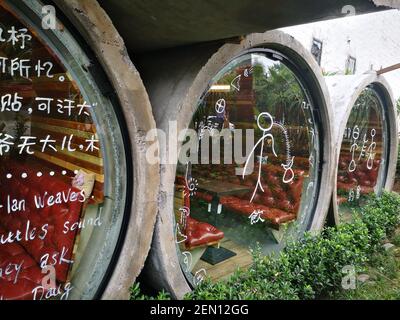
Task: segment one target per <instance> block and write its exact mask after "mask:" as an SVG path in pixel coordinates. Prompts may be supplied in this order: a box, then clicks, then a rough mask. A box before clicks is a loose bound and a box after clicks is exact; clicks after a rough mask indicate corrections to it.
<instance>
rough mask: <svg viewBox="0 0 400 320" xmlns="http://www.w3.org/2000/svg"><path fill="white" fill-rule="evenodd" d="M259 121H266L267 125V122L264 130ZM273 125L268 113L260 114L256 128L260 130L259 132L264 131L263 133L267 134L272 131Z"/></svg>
mask: <svg viewBox="0 0 400 320" xmlns="http://www.w3.org/2000/svg"><path fill="white" fill-rule="evenodd" d="M261 119H266V120H267V121H266V122H267V123H268V121H269V123H270V124H269V127H266V128H264V127H263V125H262V124H261ZM273 125H274V119H273V118H272V116H271V115H270V114H269V113H268V112H262V113H260V115H259V116H258V118H257V126H258V127H259V128H260V130H262V131H264V132H268V131H270V130H271V129H272V126H273Z"/></svg>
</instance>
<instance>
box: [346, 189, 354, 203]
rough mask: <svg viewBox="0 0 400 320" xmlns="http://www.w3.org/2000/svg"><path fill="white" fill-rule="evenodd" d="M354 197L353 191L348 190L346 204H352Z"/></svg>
mask: <svg viewBox="0 0 400 320" xmlns="http://www.w3.org/2000/svg"><path fill="white" fill-rule="evenodd" d="M354 197H355V193H354V189H350V191H349V197H348V199H347V201H348V202H353V201H354Z"/></svg>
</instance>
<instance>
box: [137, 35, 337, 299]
mask: <svg viewBox="0 0 400 320" xmlns="http://www.w3.org/2000/svg"><path fill="white" fill-rule="evenodd" d="M256 47H261V48H262V47H271V48H273V49H278V50H281V51H282V52H283V53H284V54H286V55H288V56H290V57H291V58H293V57H296V58H297V59H300V60H302V61H304V62H306V64H307V65H308V66H309V69H310V71H311V73H312V74H313V77H314V82H315V83H316V84H317V86H318V87H319V91H320V92H319V93H320V94H321V96H322V100H324V102H323V103H324V105H323V106H320V110H321V118H322V122H323V123H322V127H323V128H324V130H325V132H324V140H323V141H322V143H323V144H324V153H323V155H322V157H323V173H322V176H321V188H323V189H322V191H321V192H320V193H319V198H318V199H317V202H316V203H317V207H316V210H315V212H316V213H315V215H314V219H313V221H312V225H311V227H310V230H312V231H314V232H318V231H319V230H321V229H322V227H323V225H324V222H325V219H326V215H327V212H328V209H329V205H330V201H331V194H332V183H331V182H332V177H333V171H334V167H333V163H334V157H332V156H331V155H332V152H333V150H334V148H333V144H332V140H333V139H332V137H333V135H332V130H331V126H330V124H331V120H332V115H331V108H330V105H329V103H330V102H329V101H330V99H329V92H328V90H327V88H326V86H325V82H324V78H323V76H322V71H321V69H320V67H319V66H318V65H317V63H316V62H315V60H314V58H313V57H312V55H311V54H310V53H309V52H308V51H307V50H306V49H305V48H304V47H303V46H302V45H301V44H300V43H299V42H297V41H296V40H295V39H294V38H293V37H291V36H289V35H287V34H284V33H283V32H281V31H270V32H266V33H263V34H251V35H249V36H247V37H245V38H244V39H243V40H242V41H241V42H240V43H239V44H229V43H228V44H225V45H222V46H221V47H217V48H215V49H214V50H213V49H212V48H211V50H209V52H207V54H209V56H207V55H206V58H205V59H204V63H201V64H200V65H198V66H195V67H190V68H189V67H187V68H186V67H182V69H184V70H185V71H186V70H190V72H191V73H192V74H193V76H192V75H190V76H187V73H188V72H186V73H183V72H182V74H185V75H186V76H185V77H184V76H182V75H180V76H179V73H178V76H175V78H176V79H177V80H176V82H174V81H175V78H174V72H175V74H176V73H177V71H176V69H178V68H179V67H177V66H181V65H180V64H184V63H185V62H181V61H178V62H176V64H174V63H171V64H174V68H172V67H171V68H170V69H169V71H171V72H170V73H168V72H164V73H162V74H160V75H157V77H155V76H154V70H155V69H154V67H153V65H154V63H155V61H156V60H155V59H154V58H149V59H148V61H144V62H142V65H141V67H143V70H142V69H141V72H142V74H143V76H144V77H146V76H147V78H148V79H147V80H148V81H146V79H145V83H146V88H147V89H148V92H149V95H150V98H151V102H152V105H153V110H154V114H155V117H156V121H157V126H158V128H160V129H163V130H167V128H168V122H169V121H170V120H177V123H178V132H179V130H182V129H185V128H187V127H188V126H189V123H190V121H191V118H192V115H193V113H194V112H195V111H196V108H197V101H199V99H200V97H201V95H202V94H203V92H204V91H205V90H206V89H207V87H208V84H209V82H210V80H211V79H212V78H213V77H214V76H215V75H216V74H217V72H219V71H220V70H221V68H223V67H224V66H225V65H226V64H227V63H228V62H230V61H231V60H232V59H233V58H234V57H235V56H237V55H239V54H240V53H242V52H243V51H245V50H248V49H251V48H256ZM185 50H188V49H185ZM198 51H199V50H197V49H196V48H194V49H193V54H196V53H197V52H198ZM170 56H171V57H173V56H174V54H172V55H171V54H170ZM197 60H198V59H197ZM163 61H164V60H163ZM174 62H175V61H174ZM189 63H190V60H189V62H187V64H189ZM192 64H193V62H192ZM159 66H163V67H165V61H164V64H163V63H160V65H159ZM152 68H153V69H152ZM160 72H162V71H160ZM171 73H172V75H171ZM167 77H169V80H166V79H167ZM155 78H157V79H155ZM171 78H172V79H171ZM167 111H168V112H167ZM167 152H168V150H167ZM178 154H179V150H178ZM175 171H176V165H162V166H161V194H162V203H161V204H160V207H159V216H158V220H157V223H156V229H155V233H154V241H153V247H152V250H151V253H150V256H149V260H148V269H147V271H146V272H147V273H148V276H149V280H151V281H153V282H157V281H159V282H160V284H161V285H160V286H159V287H162V288H164V289H166V290H167V291H169V292H171V293H172V295H173V297H175V298H178V299H181V298H182V297H183V296H184V294H186V293H187V292H189V291H190V290H191V288H190V287H189V285H188V282H187V280H186V278H185V276H184V274H183V272H182V271H181V268H180V264H179V261H178V256H177V252H176V246H175V241H174V235H173V234H172V233H173V230H174V225H173V217H172V216H173V215H172V212H173V195H174V180H175V173H176V172H175ZM146 268H147V266H146ZM150 276H151V278H150Z"/></svg>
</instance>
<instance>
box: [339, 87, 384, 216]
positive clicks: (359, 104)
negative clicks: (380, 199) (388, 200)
mask: <svg viewBox="0 0 400 320" xmlns="http://www.w3.org/2000/svg"><path fill="white" fill-rule="evenodd" d="M386 132H387V129H386V125H385V121H384V109H383V103H382V100H381V99H380V97H379V94H378V93H377V91H376V90H374V88H373V86H371V87H368V88H366V89H365V90H364V91H363V92H362V93H361V95H360V97H359V98H358V99H357V101H356V103H355V104H354V106H353V108H352V110H351V113H350V116H349V120H348V122H347V125H346V129H345V132H344V135H343V141H342V145H341V148H340V156H339V167H338V176H337V201H338V206H339V216H340V219H341V220H343V221H348V220H349V219H351V208H352V207H354V206H359V205H360V202H361V203H362V201H363V199H365V197H366V195H368V194H370V193H374V192H375V193H379V192H380V190H381V189H382V187H383V182H384V181H383V176H384V174H383V173H384V168H385V161H384V159H385V158H386V156H385V154H386V152H387V148H386V140H387V139H386Z"/></svg>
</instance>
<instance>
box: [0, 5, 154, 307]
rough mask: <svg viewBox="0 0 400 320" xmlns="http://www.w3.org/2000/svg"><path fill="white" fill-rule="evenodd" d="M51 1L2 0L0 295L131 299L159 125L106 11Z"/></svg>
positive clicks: (145, 245) (146, 231) (150, 211)
mask: <svg viewBox="0 0 400 320" xmlns="http://www.w3.org/2000/svg"><path fill="white" fill-rule="evenodd" d="M57 2H58V4H59V7H57V8H56V7H53V6H44V4H43V3H41V2H40V1H1V2H0V16H1V18H0V21H1V22H0V28H1V30H2V35H1V37H0V38H1V40H0V48H1V49H0V52H1V56H2V57H1V80H0V91H1V101H2V104H1V110H0V128H1V129H0V135H1V139H2V141H3V142H2V144H1V145H2V146H1V150H0V157H1V160H0V161H1V169H0V189H1V197H0V266H1V267H2V268H3V266H8V267H7V268H8V270H9V271H10V270H13V271H11V272H9V273H8V275H7V276H3V275H4V274H3V273H2V276H1V279H0V299H1V300H3V299H4V300H10V299H36V300H47V299H63V300H67V299H98V298H101V297H103V298H128V297H129V286H130V285H131V284H132V283H133V282H134V280H135V277H136V276H137V275H138V274H139V272H140V270H141V268H142V267H143V265H144V262H145V258H146V256H147V253H148V250H149V248H150V242H151V236H152V230H153V227H154V222H155V212H156V195H157V186H158V185H159V179H158V167H156V166H150V165H148V163H147V162H146V161H145V151H144V150H143V149H144V148H145V145H144V139H143V140H142V138H143V137H142V136H143V134H142V132H146V131H148V130H150V129H152V128H154V127H155V122H154V120H153V119H152V116H151V108H150V104H149V101H148V97H147V94H146V91H145V89H144V87H143V85H142V82H141V80H140V77H139V75H138V73H137V71H136V70H135V68H134V67H133V65H132V64H131V63H130V62H129V58H128V56H127V55H126V53H125V50H124V45H123V42H122V40H121V39H120V37H119V36H118V34H117V32H116V31H115V29H114V28H113V26H112V24H111V22H110V20H109V19H108V17H107V16H106V15H105V13H104V11H102V9H101V8H100V7H99V6H98V4H97V3H96V2H95V1H85V2H84V4H82V2H81V1H79V2H78V1H57ZM60 8H62V11H61V9H60ZM65 15H66V16H68V18H69V19H68V18H66V16H65ZM61 20H62V22H61ZM71 23H72V24H71ZM75 28H76V29H75ZM77 30H79V31H77ZM98 39H101V41H98ZM82 44H84V45H82ZM96 57H97V58H96ZM135 111H137V112H135ZM4 141H5V142H4ZM4 143H5V144H4ZM139 184H140V188H142V189H141V190H139V188H138V185H139ZM143 189H147V190H148V191H147V192H146V201H145V200H144V198H143V193H142V190H143ZM117 263H118V264H117ZM1 270H2V271H3V269H1ZM7 272H8V271H7Z"/></svg>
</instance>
